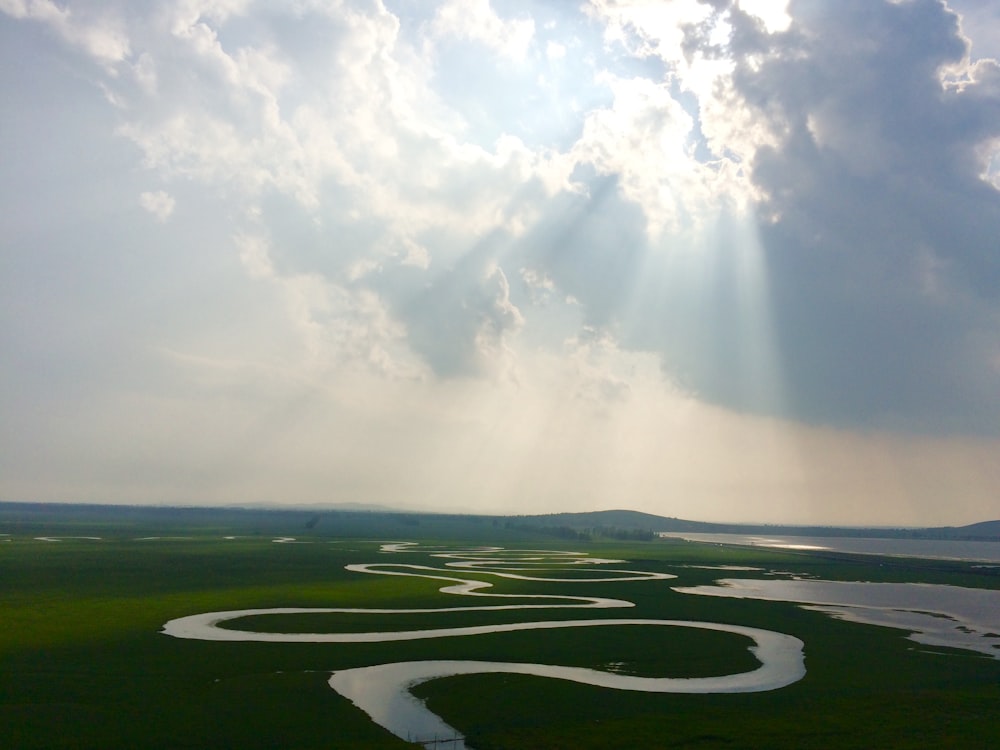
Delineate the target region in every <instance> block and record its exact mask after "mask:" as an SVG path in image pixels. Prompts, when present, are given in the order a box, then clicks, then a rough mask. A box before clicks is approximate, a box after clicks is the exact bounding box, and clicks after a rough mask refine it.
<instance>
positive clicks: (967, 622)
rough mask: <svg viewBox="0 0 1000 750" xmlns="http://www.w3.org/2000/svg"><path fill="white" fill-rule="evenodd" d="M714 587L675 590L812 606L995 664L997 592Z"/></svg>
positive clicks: (822, 584)
mask: <svg viewBox="0 0 1000 750" xmlns="http://www.w3.org/2000/svg"><path fill="white" fill-rule="evenodd" d="M716 583H717V584H718V585H716V586H677V587H675V588H674V590H675V591H680V592H682V593H686V594H701V595H703V596H723V597H732V598H738V599H766V600H770V601H784V602H797V603H800V604H809V605H814V606H810V607H809V609H815V610H819V611H822V612H826V613H827V614H829V615H832V616H834V617H838V618H840V619H843V620H851V621H853V622H862V623H868V624H871V625H882V626H885V627H892V628H900V629H902V630H908V631H910V635H909V637H910V638H911V639H912V640H914V641H916V642H918V643H923V644H926V645H934V646H950V647H953V648H963V649H968V650H970V651H977V652H979V653H983V654H988V655H989V656H992V657H994V658H1000V591H996V590H992V589H972V588H962V587H959V586H944V585H940V584H927V583H868V582H852V581H816V580H801V579H795V580H774V579H766V580H758V579H746V578H725V579H722V580H720V581H717V582H716Z"/></svg>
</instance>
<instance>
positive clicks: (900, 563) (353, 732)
mask: <svg viewBox="0 0 1000 750" xmlns="http://www.w3.org/2000/svg"><path fill="white" fill-rule="evenodd" d="M300 520H301V519H300ZM355 521H356V523H355V525H353V526H350V528H347V526H346V525H345V524H341V525H340V526H339V527H338V525H337V524H335V523H327V522H325V521H324V523H321V524H319V525H315V524H314V525H313V527H306V526H305V524H304V523H297V524H293V523H291V522H288V523H287V524H286V520H285V519H282V520H281V522H280V524H276V523H270V522H268V521H267V519H266V518H265V520H264V521H261V520H260V519H257V520H256V521H253V520H251V521H247V522H246V523H243V524H242V525H239V524H238V525H235V526H234V525H233V523H232V522H231V519H229V521H227V519H226V517H225V516H224V515H221V516H218V517H214V516H213V517H211V518H206V519H203V521H202V522H199V523H194V524H192V523H191V522H190V521H188V522H186V523H181V522H176V523H174V524H172V525H167V524H158V523H155V522H153V521H150V520H149V519H148V518H143V519H139V520H138V521H136V520H132V521H130V520H128V519H125V520H123V519H121V518H114V519H110V520H109V519H107V518H104V519H102V518H100V517H87V518H83V519H80V518H74V519H71V521H70V522H67V523H63V522H61V521H60V520H59V519H58V518H57V517H52V518H46V519H43V520H41V521H39V520H38V519H33V520H30V521H24V520H23V519H22V520H16V521H12V520H11V519H6V521H5V520H4V518H3V517H2V516H0V533H8V534H10V535H11V536H10V537H7V538H10V539H11V540H12V541H9V542H0V746H3V747H10V748H60V747H63V748H111V747H144V748H186V747H190V748H195V747H213V748H218V747H241V748H265V747H297V748H310V747H316V748H320V747H322V748H404V747H407V746H408V745H407V743H405V742H403V741H401V740H399V739H397V738H395V737H393V736H392V735H390V734H388V733H387V732H386V731H384V730H383V729H381V728H380V727H378V726H377V725H375V724H373V723H372V722H371V721H370V720H369V719H368V717H367V716H365V715H364V714H363V713H362V712H361V711H360V710H358V709H356V708H355V707H354V706H353V705H351V704H350V703H349V702H348V701H346V700H345V699H343V698H342V697H341V696H339V695H338V694H337V693H335V692H334V691H333V690H331V689H330V688H329V687H328V686H327V685H326V680H327V678H328V676H329V673H330V672H331V671H333V670H336V669H342V668H348V667H356V666H364V665H368V664H377V663H382V662H388V661H404V660H415V659H439V658H447V659H486V660H494V661H525V662H544V663H554V664H570V665H579V666H587V667H593V668H598V669H600V668H607V667H608V666H609V665H613V666H614V667H615V668H616V669H621V670H624V671H626V672H628V673H630V674H637V675H650V676H653V675H655V676H708V675H715V674H726V673H730V672H734V671H740V670H744V669H749V668H752V667H753V664H754V662H753V660H752V657H751V656H750V655H749V653H748V652H747V650H746V645H747V642H746V641H745V640H744V639H743V638H741V637H739V636H736V635H733V634H729V633H720V632H712V631H698V630H693V629H686V628H662V627H628V628H577V629H568V630H553V631H547V632H540V631H525V632H513V633H497V634H490V635H482V636H471V637H463V638H445V639H433V640H425V641H411V642H398V643H372V644H309V643H222V642H207V641H197V640H180V639H175V638H171V637H168V636H165V635H163V634H162V633H160V632H159V631H160V628H161V627H162V626H163V624H164V623H165V622H166V621H167V620H170V619H173V618H177V617H181V616H184V615H189V614H196V613H199V612H207V611H216V610H229V609H240V608H251V607H282V606H299V607H380V608H414V607H458V606H468V605H469V604H470V600H468V599H464V598H459V597H455V596H449V595H445V594H441V593H439V592H438V591H437V589H438V587H439V586H440V585H442V584H443V582H440V581H437V582H436V581H431V580H424V579H417V578H403V577H390V576H372V575H364V574H361V573H354V572H350V571H346V570H345V569H344V566H345V565H347V564H350V563H412V564H423V565H432V566H438V567H440V565H441V563H442V562H443V561H440V560H435V559H434V558H430V557H429V556H428V554H427V552H426V551H412V552H406V553H399V554H394V555H385V554H382V553H380V552H379V551H378V550H379V543H380V542H381V541H388V540H403V539H410V540H414V541H421V542H422V543H425V544H444V545H462V544H484V543H489V542H490V541H493V542H495V543H496V544H498V545H502V546H505V547H508V548H518V547H520V548H532V549H543V548H549V549H577V550H580V551H583V552H587V553H590V554H592V555H594V556H597V557H610V558H620V559H624V560H627V561H628V562H627V564H621V565H612V566H608V567H614V568H631V569H636V570H650V571H661V572H668V573H673V574H675V575H677V576H678V578H677V579H676V580H666V581H664V580H654V581H632V582H592V583H575V582H574V583H547V582H539V581H520V580H506V579H500V578H495V577H491V576H488V575H477V574H475V573H474V572H472V571H461V572H459V571H456V573H455V575H456V576H458V577H479V578H482V580H488V581H490V582H492V583H493V584H494V588H493V589H492V591H496V592H497V593H525V594H528V593H530V594H573V595H585V596H606V597H613V598H620V599H627V600H629V601H632V602H634V603H635V605H636V606H635V607H633V608H629V609H607V610H586V609H581V610H570V609H551V610H524V611H516V610H515V611H507V612H455V613H448V614H443V615H430V614H409V615H375V614H364V615H347V614H326V615H318V614H312V615H295V616H291V615H289V616H278V615H271V616H265V617H256V618H244V619H243V620H241V621H237V622H233V623H230V627H239V628H241V629H249V630H254V629H260V630H267V631H271V632H296V631H299V632H301V631H306V632H321V631H324V630H338V631H341V630H369V629H379V630H393V629H411V628H429V627H453V626H462V625H474V624H475V625H479V624H486V623H491V622H517V621H530V620H538V619H572V618H584V617H585V618H594V617H608V618H620V617H629V618H651V619H692V620H708V621H714V622H722V623H733V624H740V625H749V626H755V627H762V628H767V629H772V630H777V631H780V632H784V633H788V634H791V635H794V636H797V637H798V638H800V639H802V640H803V641H804V642H805V644H806V646H805V648H806V666H807V670H808V672H807V675H806V677H805V678H804V679H803V680H802V681H800V682H798V683H796V684H794V685H791V686H789V687H786V688H783V689H781V690H776V691H773V692H768V693H755V694H743V695H702V696H697V695H653V694H645V693H635V692H626V691H614V690H606V689H600V688H595V687H588V686H583V685H577V684H573V683H568V682H563V681H558V680H546V679H542V678H536V677H529V676H523V675H510V674H491V675H470V676H463V677H453V678H447V679H441V680H435V681H432V682H429V683H426V684H424V685H421V686H419V687H418V688H417V690H416V692H417V693H418V694H419V695H420V696H421V697H424V698H426V699H427V701H428V703H429V706H430V707H431V708H432V709H433V710H434V711H435V712H436V713H439V714H440V715H442V716H443V717H444V718H445V719H446V720H447V721H448V722H449V723H450V724H452V725H453V726H455V727H457V728H458V729H459V730H461V731H462V732H463V733H464V734H466V736H467V737H468V738H469V742H470V744H472V745H473V746H474V747H476V748H478V750H491V749H496V748H522V749H523V748H581V749H582V748H643V747H696V748H721V747H727V748H734V747H767V748H809V747H815V748H831V747H836V748H871V747H893V748H924V747H926V748H940V747H959V748H992V747H998V746H1000V722H997V721H996V706H997V705H1000V659H989V658H986V657H983V656H981V655H976V654H974V653H971V652H965V651H959V650H954V649H945V648H936V647H935V648H931V647H926V646H920V645H918V644H916V643H914V642H912V641H909V640H907V639H906V638H905V633H903V632H902V631H897V630H892V629H888V628H880V627H874V626H868V625H860V624H856V623H848V622H842V621H838V620H835V619H833V618H830V617H828V616H826V615H824V614H821V613H819V612H813V611H808V610H805V609H802V608H800V607H798V606H795V605H793V604H787V603H782V602H764V601H749V600H735V599H721V598H712V597H698V596H692V595H687V594H680V593H677V592H674V591H673V590H672V589H671V586H673V585H684V586H690V585H698V584H703V583H711V582H712V581H714V580H715V579H717V578H719V577H737V576H746V577H757V576H759V573H754V572H734V571H719V570H708V569H705V568H700V567H693V566H705V565H745V566H758V567H762V568H766V569H768V570H784V571H791V572H795V573H801V574H810V575H815V576H818V577H820V578H825V579H840V580H869V581H924V582H931V583H949V584H953V585H961V586H973V587H983V588H1000V573H998V569H996V568H977V567H975V566H972V565H968V564H964V563H958V562H940V561H921V560H899V559H888V558H875V557H857V556H848V555H833V554H826V555H819V554H816V553H807V552H793V551H781V550H767V549H759V548H731V547H720V546H715V545H698V544H690V543H685V542H677V541H655V542H628V543H626V542H594V541H577V542H566V541H557V540H552V539H546V538H545V537H542V536H539V535H533V534H532V533H531V532H530V531H526V530H523V529H522V530H516V529H514V530H511V529H507V528H504V527H503V526H497V525H494V524H491V523H481V522H473V521H466V522H463V521H461V520H460V519H454V518H450V519H441V521H440V523H434V522H430V521H427V520H426V519H425V520H423V522H421V523H420V524H417V525H414V524H413V523H412V522H408V521H406V520H405V519H395V520H393V519H392V518H389V517H387V518H382V517H381V516H371V517H370V518H369V519H368V521H367V523H368V524H369V526H368V527H365V526H364V524H363V523H362V522H361V521H358V520H357V519H355ZM279 526H280V528H279ZM60 534H64V535H93V536H100V537H102V539H101V540H99V541H93V540H84V539H78V540H70V539H65V540H63V541H60V542H44V541H37V540H35V539H34V537H35V536H41V535H52V536H55V535H60ZM146 535H149V536H152V535H177V536H188V537H191V538H187V539H160V540H145V541H140V540H138V539H137V537H140V536H146ZM224 535H236V536H237V537H238V538H236V539H224V538H223V536H224ZM280 535H289V536H296V537H297V538H298V539H299V540H302V541H304V542H307V543H301V544H276V543H274V542H272V541H271V540H272V539H273V538H274V537H275V536H280ZM0 538H2V537H0ZM599 569H600V568H599V567H598V568H595V573H596V570H599ZM475 603H478V604H490V603H492V602H490V601H489V600H482V601H479V602H475Z"/></svg>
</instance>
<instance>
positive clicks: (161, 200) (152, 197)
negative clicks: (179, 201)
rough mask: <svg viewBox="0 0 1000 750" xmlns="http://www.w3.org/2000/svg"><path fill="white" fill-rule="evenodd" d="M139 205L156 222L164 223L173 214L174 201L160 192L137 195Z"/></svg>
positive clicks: (168, 195)
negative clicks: (154, 218) (153, 217)
mask: <svg viewBox="0 0 1000 750" xmlns="http://www.w3.org/2000/svg"><path fill="white" fill-rule="evenodd" d="M139 205H141V206H142V207H143V208H144V209H146V210H147V211H149V213H151V214H152V215H153V216H155V217H156V219H157V220H158V221H166V220H167V219H169V218H170V214H172V213H173V212H174V199H173V196H171V195H170V194H169V193H166V192H164V191H162V190H157V191H155V192H148V191H147V192H143V193H140V194H139Z"/></svg>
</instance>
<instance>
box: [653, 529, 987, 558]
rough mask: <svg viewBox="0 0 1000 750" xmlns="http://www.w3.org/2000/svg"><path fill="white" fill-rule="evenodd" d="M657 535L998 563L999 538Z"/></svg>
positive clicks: (755, 545) (742, 543) (719, 541)
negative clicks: (990, 540) (989, 539)
mask: <svg viewBox="0 0 1000 750" xmlns="http://www.w3.org/2000/svg"><path fill="white" fill-rule="evenodd" d="M661 536H665V537H673V538H676V539H687V540H689V541H692V542H708V543H710V544H737V545H741V546H752V547H777V548H780V549H801V550H819V551H822V550H828V551H831V552H851V553H854V554H860V555H890V556H897V557H926V558H932V559H940V560H969V561H979V562H991V563H997V564H1000V542H964V541H956V540H950V539H870V538H860V537H826V536H783V535H778V534H776V535H773V536H772V535H762V534H689V533H680V532H663V533H662V534H661Z"/></svg>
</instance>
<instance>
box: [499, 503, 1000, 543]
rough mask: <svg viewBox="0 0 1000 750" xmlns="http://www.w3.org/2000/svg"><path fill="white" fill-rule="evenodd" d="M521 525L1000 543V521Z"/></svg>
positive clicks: (532, 520)
mask: <svg viewBox="0 0 1000 750" xmlns="http://www.w3.org/2000/svg"><path fill="white" fill-rule="evenodd" d="M513 518H516V519H517V520H518V521H519V522H520V523H522V524H536V525H538V526H562V527H567V528H571V529H581V530H582V529H592V528H601V527H605V528H606V527H611V528H619V529H642V530H646V531H653V532H661V531H662V532H670V533H684V532H687V533H692V534H781V535H784V536H829V537H838V536H840V537H846V536H850V537H866V538H877V539H960V540H970V541H973V540H978V541H1000V520H997V521H982V522H980V523H974V524H970V525H968V526H941V527H936V528H880V527H852V526H784V525H779V524H735V523H708V522H705V521H686V520H683V519H680V518H672V517H669V516H657V515H653V514H651V513H640V512H638V511H634V510H597V511H590V512H585V513H549V514H545V515H537V516H513Z"/></svg>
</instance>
